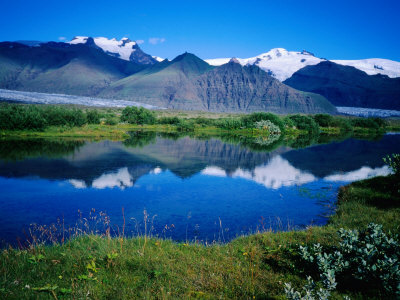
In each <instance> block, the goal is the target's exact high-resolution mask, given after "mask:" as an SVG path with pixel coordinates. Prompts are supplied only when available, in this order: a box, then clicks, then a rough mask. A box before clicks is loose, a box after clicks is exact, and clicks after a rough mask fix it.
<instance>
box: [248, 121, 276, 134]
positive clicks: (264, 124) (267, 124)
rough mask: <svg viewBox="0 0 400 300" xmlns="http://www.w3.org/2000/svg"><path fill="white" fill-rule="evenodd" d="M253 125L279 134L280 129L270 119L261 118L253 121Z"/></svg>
mask: <svg viewBox="0 0 400 300" xmlns="http://www.w3.org/2000/svg"><path fill="white" fill-rule="evenodd" d="M254 127H255V128H257V129H262V130H268V132H269V133H270V134H272V135H280V134H281V129H280V128H279V127H278V126H277V125H275V124H274V123H272V122H271V121H270V120H261V121H258V122H255V123H254Z"/></svg>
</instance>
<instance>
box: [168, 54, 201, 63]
mask: <svg viewBox="0 0 400 300" xmlns="http://www.w3.org/2000/svg"><path fill="white" fill-rule="evenodd" d="M188 60H201V61H203V60H202V59H201V58H199V57H197V56H196V55H194V54H193V53H189V52H185V53H182V54H181V55H178V56H177V57H175V58H174V59H173V60H172V62H178V61H188Z"/></svg>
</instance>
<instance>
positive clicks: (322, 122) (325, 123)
mask: <svg viewBox="0 0 400 300" xmlns="http://www.w3.org/2000/svg"><path fill="white" fill-rule="evenodd" d="M314 120H315V122H317V124H318V125H319V126H321V127H332V126H335V123H336V122H335V118H334V117H333V116H331V115H326V114H316V115H314Z"/></svg>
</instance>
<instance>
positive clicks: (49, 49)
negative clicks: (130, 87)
mask: <svg viewBox="0 0 400 300" xmlns="http://www.w3.org/2000/svg"><path fill="white" fill-rule="evenodd" d="M143 68H144V66H143V65H139V64H137V63H134V62H131V61H126V60H122V59H119V58H116V57H112V56H110V55H107V54H105V53H104V51H103V50H101V49H98V48H97V47H93V46H90V45H86V44H77V45H70V44H66V43H55V42H49V43H41V44H39V45H35V46H27V45H24V44H20V43H13V42H3V43H0V88H3V89H12V90H20V91H32V92H44V93H63V94H71V95H82V96H93V95H96V94H97V93H98V92H99V91H101V90H102V89H104V88H105V87H107V86H109V85H110V84H111V83H112V82H115V81H117V80H120V79H122V78H124V77H126V76H129V75H131V74H133V73H136V72H138V71H140V70H142V69H143Z"/></svg>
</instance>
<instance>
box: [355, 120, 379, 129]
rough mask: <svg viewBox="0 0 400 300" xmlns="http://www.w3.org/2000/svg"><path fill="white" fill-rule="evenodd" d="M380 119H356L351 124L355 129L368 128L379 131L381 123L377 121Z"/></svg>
mask: <svg viewBox="0 0 400 300" xmlns="http://www.w3.org/2000/svg"><path fill="white" fill-rule="evenodd" d="M377 119H379V118H366V119H365V118H356V119H352V120H351V123H352V125H353V126H354V127H361V128H368V129H375V130H377V129H379V128H380V124H381V122H379V121H377Z"/></svg>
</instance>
